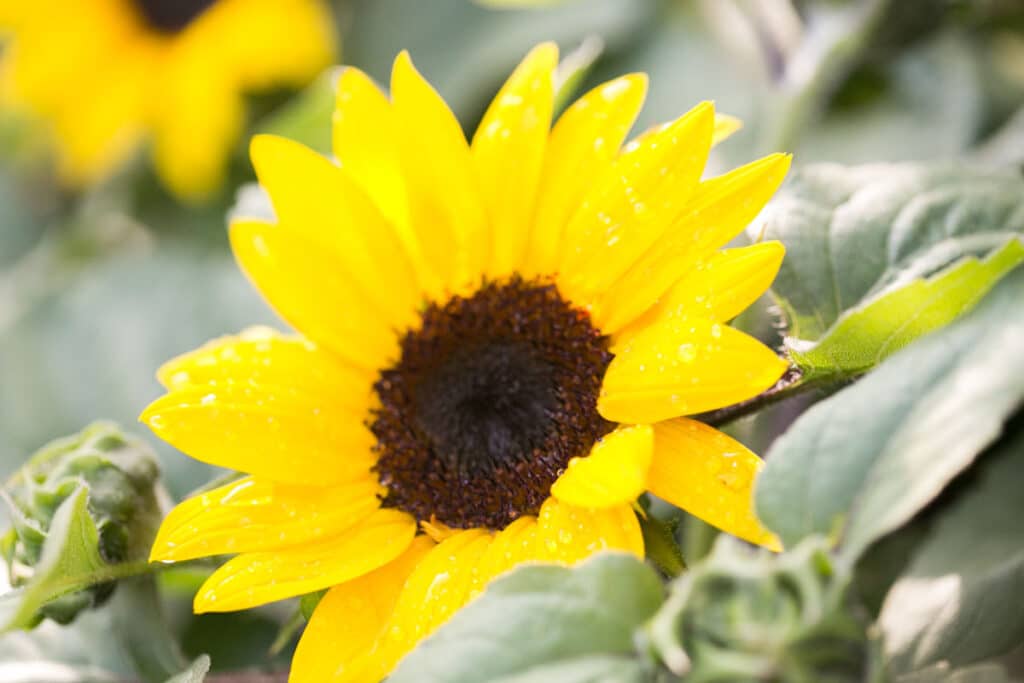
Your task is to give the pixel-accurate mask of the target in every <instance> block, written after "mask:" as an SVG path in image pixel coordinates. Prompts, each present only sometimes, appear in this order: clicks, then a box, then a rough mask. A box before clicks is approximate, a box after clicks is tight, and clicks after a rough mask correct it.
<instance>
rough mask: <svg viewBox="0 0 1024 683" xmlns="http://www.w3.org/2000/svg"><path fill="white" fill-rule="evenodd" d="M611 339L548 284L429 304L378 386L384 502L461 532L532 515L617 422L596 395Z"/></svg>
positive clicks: (518, 283) (515, 283)
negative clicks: (571, 463)
mask: <svg viewBox="0 0 1024 683" xmlns="http://www.w3.org/2000/svg"><path fill="white" fill-rule="evenodd" d="M611 358H612V355H611V353H610V352H609V351H608V343H607V338H606V337H603V336H602V335H601V334H600V332H599V331H598V330H597V329H595V328H594V326H593V325H592V324H591V322H590V316H589V314H587V313H586V312H585V311H583V310H580V309H578V308H574V307H572V306H571V305H570V304H569V303H567V302H566V301H565V300H564V299H562V297H561V296H560V295H559V293H558V290H557V288H556V287H555V286H554V285H552V284H545V283H527V282H524V281H523V280H521V279H518V278H516V279H512V280H511V281H509V282H506V283H485V284H484V285H483V286H482V287H481V288H480V289H479V290H478V291H477V292H476V293H475V294H474V295H472V296H470V297H466V298H463V297H454V298H452V299H451V300H449V301H448V302H447V303H445V304H444V305H438V304H431V305H429V306H428V307H427V308H426V310H425V311H424V312H423V314H422V325H421V326H420V328H419V329H417V330H412V331H409V332H407V333H406V334H405V336H404V337H403V338H402V342H401V359H400V360H399V361H398V363H397V364H396V365H394V366H393V367H391V368H388V369H387V370H384V371H383V372H381V374H380V378H379V380H378V381H377V383H376V384H375V385H374V388H375V389H376V391H377V395H378V397H379V398H380V407H379V408H378V409H377V410H376V412H375V414H374V416H373V420H372V422H371V425H370V429H371V430H372V431H373V434H374V435H375V436H376V437H377V451H378V456H379V459H378V463H377V471H378V474H379V475H380V478H381V482H382V483H383V484H384V486H386V487H387V490H388V493H387V495H386V497H385V498H384V505H386V506H389V507H396V508H399V509H402V510H405V511H407V512H409V513H411V514H412V515H414V516H415V517H416V518H417V519H420V520H430V519H431V518H432V517H435V518H436V519H437V520H438V521H441V522H443V523H445V524H447V525H449V526H452V527H458V528H470V527H480V526H482V527H488V528H491V529H501V528H504V527H505V526H506V525H508V524H509V523H510V522H511V521H513V520H514V519H516V518H517V517H519V516H521V515H525V514H534V513H536V512H537V511H538V510H539V509H540V505H541V503H543V502H544V500H545V499H546V498H547V496H548V492H549V489H550V487H551V484H553V483H554V481H555V480H556V479H557V478H558V475H559V474H560V473H561V472H562V471H563V470H564V468H565V466H566V465H567V464H568V462H569V460H570V459H571V458H573V457H574V456H577V455H585V454H586V453H587V452H588V451H589V449H590V447H591V446H592V445H593V444H594V442H595V441H597V439H599V438H600V437H602V436H604V435H605V434H607V433H608V432H609V431H611V428H612V425H611V423H609V422H607V421H605V420H604V419H603V418H602V417H601V416H600V415H599V414H598V412H597V396H598V392H599V391H600V388H601V380H602V378H603V377H604V372H605V370H606V369H607V367H608V363H609V362H611Z"/></svg>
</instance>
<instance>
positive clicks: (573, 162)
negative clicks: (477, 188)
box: [523, 74, 647, 275]
mask: <svg viewBox="0 0 1024 683" xmlns="http://www.w3.org/2000/svg"><path fill="white" fill-rule="evenodd" d="M646 94H647V76H646V75H645V74H630V75H627V76H622V77H621V78H616V79H615V80H612V81H608V82H607V83H604V84H602V85H599V86H597V87H596V88H594V89H593V90H591V91H590V92H588V93H586V94H585V95H584V96H583V97H581V98H580V99H578V100H577V101H576V102H575V103H573V104H572V106H570V107H569V108H568V109H566V110H565V113H564V114H562V115H561V116H560V117H559V119H558V123H556V124H555V127H554V130H552V131H551V136H550V139H549V140H548V146H547V149H548V152H547V155H546V156H545V158H544V170H543V173H542V175H541V178H542V180H541V183H540V197H539V198H538V202H537V212H536V215H535V218H534V221H533V228H532V230H531V232H530V239H529V245H528V247H527V257H526V259H525V260H524V262H523V268H524V274H526V275H549V274H551V273H554V272H555V271H556V270H557V268H558V266H559V261H560V258H561V244H562V239H563V236H564V233H565V227H566V224H567V223H568V222H569V219H570V218H571V217H572V215H573V213H574V212H575V211H576V209H577V208H578V207H579V205H580V202H581V201H582V199H583V195H584V194H585V193H586V192H587V190H589V189H590V188H591V185H592V184H593V183H594V182H595V181H596V180H597V178H599V177H600V176H601V174H602V173H603V172H607V169H608V167H609V165H610V164H611V161H612V159H614V158H615V156H616V155H617V154H618V152H619V147H620V146H621V145H622V142H623V140H625V139H626V135H627V134H628V133H629V129H630V128H631V127H632V126H633V122H634V121H635V120H636V117H637V114H638V113H639V112H640V108H641V107H642V106H643V103H644V97H645V96H646Z"/></svg>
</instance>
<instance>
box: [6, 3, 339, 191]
mask: <svg viewBox="0 0 1024 683" xmlns="http://www.w3.org/2000/svg"><path fill="white" fill-rule="evenodd" d="M331 26H332V23H331V16H330V12H329V10H328V8H327V6H326V4H324V2H323V1H322V0H35V1H33V2H17V1H16V0H14V1H4V2H2V3H0V28H7V29H9V31H10V32H11V35H12V40H11V41H10V42H9V43H8V44H7V45H6V47H5V54H4V56H3V60H2V64H0V98H2V102H3V105H4V106H5V107H8V108H10V109H13V110H16V111H22V112H24V113H26V114H27V115H28V116H30V117H34V118H38V119H41V120H43V121H45V122H46V123H47V124H48V125H47V126H46V127H47V129H48V130H49V131H50V132H51V133H52V135H53V138H54V141H55V143H56V147H57V150H58V153H59V167H60V168H59V170H60V173H61V175H62V177H63V178H64V180H65V181H66V182H68V183H69V184H71V185H74V186H81V185H85V184H90V183H92V182H95V181H97V180H100V179H102V178H103V177H105V176H107V175H109V174H110V173H111V172H112V171H113V170H114V169H116V168H117V167H119V166H120V165H121V164H123V163H124V162H125V161H126V160H127V159H128V158H129V157H130V156H131V155H132V153H133V152H134V151H135V149H136V148H137V147H138V146H139V144H140V143H141V142H142V141H143V140H144V139H147V138H148V139H151V140H152V144H153V157H154V163H155V166H156V169H157V172H158V173H159V175H160V176H161V178H162V180H163V181H164V182H165V184H166V185H167V186H168V187H169V188H170V189H171V190H172V191H174V192H175V193H177V194H178V195H179V196H181V197H184V198H198V197H201V196H203V195H204V194H206V193H208V192H209V191H211V190H212V189H213V188H215V187H216V186H217V185H218V184H219V182H220V180H221V177H222V175H223V172H224V168H223V167H224V162H225V160H226V157H227V154H228V152H229V150H230V149H231V146H232V144H233V143H234V142H235V140H236V139H237V138H238V136H239V134H240V132H241V129H242V125H243V123H244V99H243V97H242V93H243V91H247V90H250V89H257V88H266V87H269V86H277V85H301V84H302V83H304V82H306V81H308V80H309V79H310V78H311V77H313V76H314V75H316V74H317V73H318V72H319V71H320V70H321V69H322V68H324V67H325V66H327V65H328V64H330V62H331V61H332V58H333V55H334V51H335V46H334V43H335V38H334V34H333V32H332V29H331Z"/></svg>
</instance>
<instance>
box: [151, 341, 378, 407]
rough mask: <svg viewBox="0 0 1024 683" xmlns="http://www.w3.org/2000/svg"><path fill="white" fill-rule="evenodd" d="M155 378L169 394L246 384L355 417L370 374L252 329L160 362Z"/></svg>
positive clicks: (366, 399)
mask: <svg viewBox="0 0 1024 683" xmlns="http://www.w3.org/2000/svg"><path fill="white" fill-rule="evenodd" d="M157 379H159V380H160V383H161V384H163V385H164V386H165V387H167V388H168V389H170V390H174V389H185V388H187V387H189V386H204V385H212V386H224V385H250V386H254V387H261V388H263V389H267V390H270V389H273V391H274V392H275V393H277V394H278V395H282V396H284V395H288V396H296V397H307V398H308V397H310V396H320V397H323V398H324V399H325V400H329V401H330V402H331V404H332V405H335V406H338V405H340V406H344V408H346V409H347V410H348V411H349V412H350V414H353V415H359V414H365V413H366V412H367V411H368V410H369V407H370V402H371V400H372V395H373V389H372V385H373V382H374V375H373V374H371V373H367V372H363V371H360V370H357V369H355V368H353V367H352V366H350V365H344V364H342V363H339V362H338V361H337V360H336V359H335V357H334V356H332V355H330V354H328V353H325V352H324V351H322V350H321V349H318V348H317V347H316V346H314V345H313V344H311V343H310V342H308V341H306V340H305V339H302V338H301V337H296V336H286V335H282V334H280V333H278V332H275V331H274V330H272V329H270V328H266V327H252V328H249V329H247V330H245V331H243V332H242V333H241V334H240V335H237V336H228V337H221V338H220V339H215V340H213V341H211V342H208V343H206V344H204V345H203V346H202V347H200V348H198V349H196V350H195V351H190V352H189V353H186V354H183V355H181V356H178V357H177V358H174V359H172V360H170V361H168V362H166V363H164V365H163V366H161V368H160V369H159V370H158V371H157Z"/></svg>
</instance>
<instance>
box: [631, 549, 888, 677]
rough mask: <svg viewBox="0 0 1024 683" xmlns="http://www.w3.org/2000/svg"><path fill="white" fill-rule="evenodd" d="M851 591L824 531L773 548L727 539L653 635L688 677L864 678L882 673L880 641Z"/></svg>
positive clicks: (666, 610) (657, 648)
mask: <svg viewBox="0 0 1024 683" xmlns="http://www.w3.org/2000/svg"><path fill="white" fill-rule="evenodd" d="M850 596H851V592H850V590H849V581H848V579H847V578H846V577H845V576H844V575H842V573H837V568H836V566H835V565H834V564H833V562H832V559H831V557H830V555H829V553H828V551H827V549H826V545H825V543H824V542H823V541H821V540H819V539H809V540H808V541H805V542H804V543H802V544H801V545H799V546H797V547H796V548H794V549H793V550H791V551H789V552H787V553H784V554H780V555H775V554H772V553H768V552H767V551H763V550H757V549H753V548H750V547H747V546H744V545H742V544H740V543H738V542H736V541H735V540H733V539H731V538H727V537H723V538H720V539H719V541H718V543H716V545H715V548H714V550H713V552H712V553H711V555H710V556H709V557H708V558H707V559H706V560H704V561H703V562H702V563H700V564H699V565H698V566H696V567H694V568H693V569H692V570H691V571H689V572H688V573H687V574H685V575H684V576H683V577H681V578H680V579H678V580H677V581H676V582H675V583H674V584H673V586H672V589H671V594H670V597H669V599H668V601H666V603H665V605H664V606H663V607H662V609H661V610H660V611H659V612H658V614H657V615H655V617H654V619H653V620H652V622H651V623H650V624H649V626H648V631H647V633H648V636H649V638H650V645H651V647H652V649H653V651H654V652H653V654H654V655H655V656H656V657H657V658H658V659H660V661H661V662H662V663H664V664H665V666H666V667H667V668H668V669H670V670H671V671H672V672H673V673H675V674H676V675H679V676H683V677H684V680H686V681H687V683H747V682H749V681H761V682H763V683H774V682H777V683H854V682H856V683H861V682H863V681H870V680H874V676H877V674H876V673H875V670H876V666H875V658H874V654H875V649H874V648H875V645H876V643H874V642H873V641H872V640H871V638H870V637H869V635H868V630H867V626H866V621H867V620H866V619H864V618H861V615H860V614H859V613H858V610H857V608H856V606H855V605H854V604H853V602H852V600H851V598H850Z"/></svg>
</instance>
